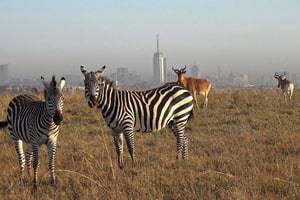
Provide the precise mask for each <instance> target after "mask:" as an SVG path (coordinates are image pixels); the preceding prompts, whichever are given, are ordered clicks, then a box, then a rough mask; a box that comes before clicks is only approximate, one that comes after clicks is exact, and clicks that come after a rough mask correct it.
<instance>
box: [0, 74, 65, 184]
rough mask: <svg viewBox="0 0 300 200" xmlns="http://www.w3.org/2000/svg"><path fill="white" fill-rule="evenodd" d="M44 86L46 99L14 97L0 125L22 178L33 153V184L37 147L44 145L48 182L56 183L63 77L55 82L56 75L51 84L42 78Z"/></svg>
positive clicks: (36, 163) (35, 179) (37, 153)
mask: <svg viewBox="0 0 300 200" xmlns="http://www.w3.org/2000/svg"><path fill="white" fill-rule="evenodd" d="M41 80H42V83H43V85H44V87H45V90H44V94H45V101H39V100H38V99H36V98H35V97H31V96H28V95H19V96H17V97H15V98H13V99H12V100H11V101H10V103H9V106H8V109H7V121H5V122H1V123H0V127H1V128H3V127H5V126H8V129H9V131H10V135H11V137H12V139H13V141H14V145H15V148H16V151H17V154H18V157H19V164H20V174H21V179H22V180H23V178H24V168H25V161H26V165H27V167H28V172H29V170H30V168H31V159H32V155H33V168H34V187H36V186H37V171H38V166H39V146H40V145H42V144H46V145H47V147H48V156H49V157H48V159H49V170H50V175H51V183H53V184H55V174H54V165H55V152H56V145H57V136H58V133H59V124H60V123H61V121H62V119H63V116H62V111H63V94H62V88H63V87H64V85H65V78H62V79H61V81H60V83H59V84H57V83H56V81H55V77H54V76H53V77H52V80H51V82H50V83H48V82H46V81H45V80H44V78H43V77H41ZM23 142H25V143H28V144H29V145H26V146H27V148H26V153H25V154H26V156H25V154H24V150H23Z"/></svg>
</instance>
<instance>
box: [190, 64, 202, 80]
mask: <svg viewBox="0 0 300 200" xmlns="http://www.w3.org/2000/svg"><path fill="white" fill-rule="evenodd" d="M191 77H194V78H201V73H200V70H199V67H198V66H197V65H196V64H194V65H193V66H192V68H191Z"/></svg>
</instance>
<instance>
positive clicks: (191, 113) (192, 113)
mask: <svg viewBox="0 0 300 200" xmlns="http://www.w3.org/2000/svg"><path fill="white" fill-rule="evenodd" d="M193 117H194V112H193V109H192V110H191V112H190V115H189V118H188V120H191V119H192V118H193Z"/></svg>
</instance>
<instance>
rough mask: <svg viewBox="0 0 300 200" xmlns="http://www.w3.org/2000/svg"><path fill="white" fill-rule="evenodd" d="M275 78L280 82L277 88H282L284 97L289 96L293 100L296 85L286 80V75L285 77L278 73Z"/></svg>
mask: <svg viewBox="0 0 300 200" xmlns="http://www.w3.org/2000/svg"><path fill="white" fill-rule="evenodd" d="M274 78H276V79H277V80H278V85H277V87H278V88H279V87H280V88H281V90H282V92H283V94H284V97H286V96H288V97H289V99H290V100H291V99H292V95H293V90H294V83H293V82H292V81H289V80H287V79H286V77H285V73H284V74H283V75H279V74H277V72H275V74H274Z"/></svg>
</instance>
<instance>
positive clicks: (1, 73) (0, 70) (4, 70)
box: [0, 65, 9, 86]
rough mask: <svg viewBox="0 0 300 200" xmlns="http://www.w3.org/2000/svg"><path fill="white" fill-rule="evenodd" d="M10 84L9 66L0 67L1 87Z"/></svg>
mask: <svg viewBox="0 0 300 200" xmlns="http://www.w3.org/2000/svg"><path fill="white" fill-rule="evenodd" d="M8 82H9V78H8V65H0V86H3V85H7V84H8Z"/></svg>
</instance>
